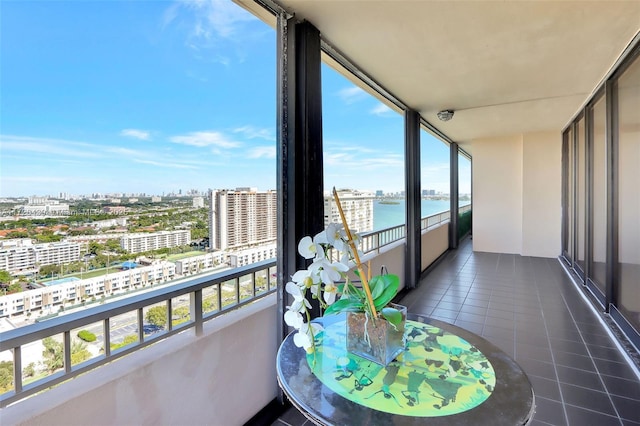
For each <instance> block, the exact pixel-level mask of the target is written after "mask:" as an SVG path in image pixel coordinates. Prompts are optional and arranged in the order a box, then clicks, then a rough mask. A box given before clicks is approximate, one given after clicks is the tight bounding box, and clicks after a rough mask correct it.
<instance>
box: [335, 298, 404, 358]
mask: <svg viewBox="0 0 640 426" xmlns="http://www.w3.org/2000/svg"><path fill="white" fill-rule="evenodd" d="M389 306H390V307H392V308H395V309H397V310H399V311H400V312H401V313H402V321H401V322H400V324H398V325H395V326H394V325H393V324H391V323H390V322H388V321H387V320H386V319H384V318H383V317H379V318H377V319H375V320H374V319H373V318H371V317H370V316H369V315H367V314H365V313H364V312H347V351H348V352H350V353H352V354H355V355H358V356H360V357H362V358H365V359H368V360H370V361H373V362H375V363H378V364H380V365H383V366H386V365H388V364H389V363H390V362H391V361H393V360H394V359H395V358H396V357H397V356H398V355H400V354H401V353H402V352H403V351H404V348H405V343H406V340H405V336H404V326H405V323H406V320H407V307H406V306H402V305H396V304H393V303H391V304H389Z"/></svg>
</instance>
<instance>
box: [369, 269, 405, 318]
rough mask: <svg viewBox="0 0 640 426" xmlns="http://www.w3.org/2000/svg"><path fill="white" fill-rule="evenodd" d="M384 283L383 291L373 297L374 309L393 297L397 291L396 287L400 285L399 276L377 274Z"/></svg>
mask: <svg viewBox="0 0 640 426" xmlns="http://www.w3.org/2000/svg"><path fill="white" fill-rule="evenodd" d="M379 277H380V278H381V279H382V280H383V283H384V291H383V292H382V293H381V294H380V295H379V296H378V297H374V298H373V304H374V305H375V307H376V310H377V311H379V310H380V309H382V308H384V307H385V306H387V304H388V303H389V302H391V300H392V299H393V298H394V297H395V295H396V293H397V292H398V287H399V286H400V278H398V276H397V275H393V274H387V275H380V276H379Z"/></svg>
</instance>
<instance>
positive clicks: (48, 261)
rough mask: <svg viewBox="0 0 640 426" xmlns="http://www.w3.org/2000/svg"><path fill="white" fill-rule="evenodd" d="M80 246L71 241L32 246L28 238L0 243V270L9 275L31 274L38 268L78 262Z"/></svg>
mask: <svg viewBox="0 0 640 426" xmlns="http://www.w3.org/2000/svg"><path fill="white" fill-rule="evenodd" d="M80 247H81V244H80V243H77V242H71V241H61V242H56V243H42V244H34V243H33V241H32V240H31V239H29V238H16V239H12V240H7V241H3V242H0V269H4V270H5V271H8V272H9V273H10V274H14V275H19V274H27V273H32V272H35V271H36V270H37V268H38V267H39V266H45V265H59V264H65V263H70V262H75V261H77V260H80Z"/></svg>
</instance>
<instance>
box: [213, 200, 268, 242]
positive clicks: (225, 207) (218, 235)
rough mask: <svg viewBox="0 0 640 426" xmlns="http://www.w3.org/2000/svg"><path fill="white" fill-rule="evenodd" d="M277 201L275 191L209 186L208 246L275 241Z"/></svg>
mask: <svg viewBox="0 0 640 426" xmlns="http://www.w3.org/2000/svg"><path fill="white" fill-rule="evenodd" d="M276 203H277V197H276V192H275V191H258V190H257V189H256V188H236V189H235V190H229V189H226V190H209V247H210V248H211V249H215V250H229V249H231V250H233V249H238V248H240V247H246V246H250V245H256V244H265V243H270V242H275V241H276V238H277V210H276Z"/></svg>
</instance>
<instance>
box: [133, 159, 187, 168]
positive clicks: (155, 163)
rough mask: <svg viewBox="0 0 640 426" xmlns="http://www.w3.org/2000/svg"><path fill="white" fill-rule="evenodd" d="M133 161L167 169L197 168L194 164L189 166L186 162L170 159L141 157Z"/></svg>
mask: <svg viewBox="0 0 640 426" xmlns="http://www.w3.org/2000/svg"><path fill="white" fill-rule="evenodd" d="M133 161H134V162H136V163H140V164H149V165H151V166H158V167H166V168H169V169H197V168H198V167H196V166H191V165H188V164H180V163H176V162H172V161H154V160H141V159H135V160H133Z"/></svg>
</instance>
